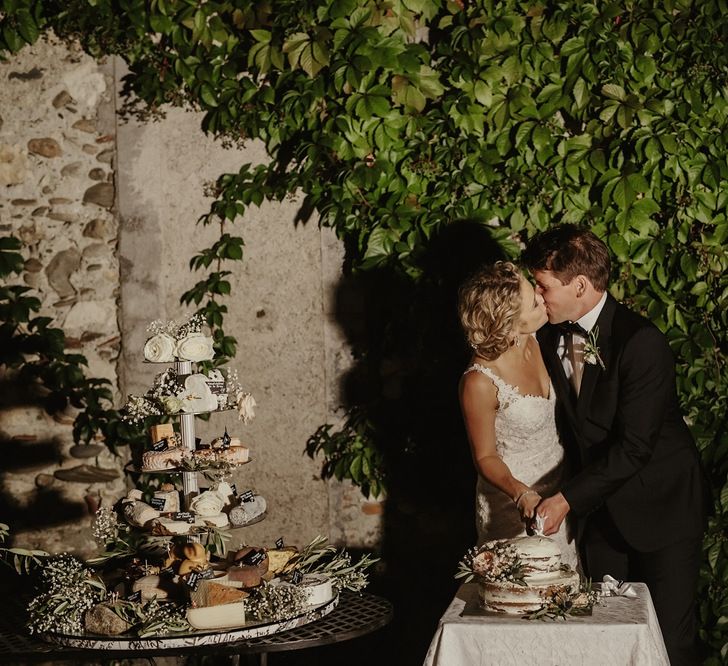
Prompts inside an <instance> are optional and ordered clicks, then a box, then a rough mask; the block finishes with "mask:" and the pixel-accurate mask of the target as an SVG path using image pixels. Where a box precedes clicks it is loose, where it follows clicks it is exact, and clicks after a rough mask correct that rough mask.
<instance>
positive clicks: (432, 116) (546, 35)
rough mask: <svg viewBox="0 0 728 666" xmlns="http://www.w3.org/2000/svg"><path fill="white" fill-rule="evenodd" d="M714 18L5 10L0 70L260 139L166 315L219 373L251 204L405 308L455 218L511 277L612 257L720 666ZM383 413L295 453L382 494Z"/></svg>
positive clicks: (384, 6) (607, 13)
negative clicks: (689, 460)
mask: <svg viewBox="0 0 728 666" xmlns="http://www.w3.org/2000/svg"><path fill="white" fill-rule="evenodd" d="M727 4H728V3H726V2H725V1H724V0H699V1H698V0H632V1H629V0H628V1H626V2H608V1H607V2H598V3H597V2H591V3H590V2H575V1H573V0H571V1H567V0H561V1H547V0H544V1H541V2H538V1H535V0H533V1H516V0H504V1H501V2H496V1H494V0H491V1H488V0H480V1H473V2H470V1H465V0H452V1H450V0H362V1H361V2H358V1H355V0H287V1H286V0H284V1H282V2H277V3H267V2H252V1H249V0H228V1H222V0H219V1H213V0H210V1H208V2H197V1H193V0H64V1H63V2H48V1H44V2H40V1H38V0H2V3H0V7H2V9H1V10H0V52H2V51H4V52H5V54H6V56H7V57H10V56H11V55H12V54H13V53H15V52H17V51H19V50H20V49H21V48H22V47H23V45H24V44H25V43H32V42H34V41H35V40H36V39H37V38H38V37H39V35H40V34H42V33H43V32H44V31H45V30H48V29H53V30H54V31H55V32H56V33H57V34H58V35H60V36H61V37H64V38H67V39H77V40H79V41H80V42H81V43H82V45H83V46H84V48H85V49H86V50H87V51H88V52H89V53H91V54H93V55H95V56H103V55H106V54H112V53H113V54H119V55H121V56H122V57H124V58H125V60H126V61H127V63H128V65H129V69H130V73H129V75H128V77H127V78H126V80H125V91H126V93H133V94H134V99H135V100H136V101H135V102H134V103H132V104H131V105H130V106H129V108H128V109H127V110H128V111H129V112H132V113H137V114H141V115H142V116H144V115H148V114H154V113H160V112H162V111H163V108H164V106H165V105H167V104H177V105H189V106H191V107H193V108H196V109H200V110H202V111H203V112H204V119H203V129H204V130H205V131H206V132H209V133H211V134H214V135H216V136H219V137H220V138H221V139H222V140H223V141H226V142H228V143H232V144H236V143H241V142H243V143H244V142H245V141H248V140H251V139H258V140H261V141H263V142H264V143H265V146H266V148H267V151H268V154H269V156H270V161H269V162H268V163H266V164H262V165H259V166H255V167H254V166H251V165H248V164H246V165H242V166H241V168H240V169H239V171H238V172H237V173H230V174H224V175H222V176H221V177H220V178H219V179H218V181H217V183H216V184H215V188H214V189H215V195H216V200H215V202H214V203H213V204H212V206H211V209H210V211H209V213H208V214H207V215H205V216H203V217H202V218H201V220H200V223H201V224H205V225H208V224H219V225H220V229H221V233H220V238H219V240H218V241H217V242H216V243H215V244H214V245H213V246H212V247H210V248H207V249H205V250H202V251H200V252H199V253H198V254H197V255H196V256H195V257H193V259H192V260H191V268H192V269H193V270H200V271H205V273H206V274H205V276H204V277H203V278H202V279H200V280H199V281H198V282H197V284H196V285H195V286H194V287H193V288H192V289H191V290H190V291H188V292H187V293H186V294H184V295H183V297H182V298H183V301H184V302H186V303H194V304H195V305H196V306H198V307H199V308H200V310H201V311H202V312H203V313H204V314H205V315H206V317H207V319H208V322H209V323H211V324H212V325H214V327H215V336H216V342H217V347H218V351H219V352H220V353H221V357H220V362H224V360H225V357H229V356H231V355H233V354H234V353H235V340H234V338H233V337H232V336H228V335H226V334H225V333H224V328H223V326H224V317H225V314H226V307H225V305H224V302H223V301H224V297H225V296H227V295H228V294H229V292H230V282H229V281H228V280H227V277H228V275H229V274H230V271H231V270H232V266H233V263H231V262H235V261H239V260H241V259H242V256H243V240H242V236H241V235H240V234H239V233H237V234H236V233H235V232H234V229H235V228H236V227H235V225H239V224H240V221H241V220H242V218H243V216H244V214H245V212H246V211H247V209H248V208H249V207H251V206H259V205H260V204H261V203H262V202H263V201H270V200H281V199H283V198H285V197H286V196H288V195H290V194H292V193H294V192H302V193H303V195H304V202H303V206H302V209H301V213H300V214H301V217H302V218H304V219H305V218H308V217H309V216H311V215H312V214H313V213H316V214H317V216H318V221H319V223H320V224H322V225H325V226H330V227H333V228H334V229H335V230H336V233H337V234H338V236H339V237H340V238H341V239H342V241H343V242H344V243H345V244H346V248H347V266H348V268H349V269H350V270H351V271H353V272H354V273H359V274H362V273H377V272H379V273H380V274H387V275H390V276H393V279H396V280H398V281H401V282H400V283H409V284H410V285H413V288H414V289H415V290H417V289H422V288H423V285H427V284H428V283H430V284H431V283H432V282H433V281H436V278H434V277H433V274H432V273H431V271H430V270H429V267H430V264H428V257H429V254H428V252H429V250H430V248H431V247H432V245H433V243H435V242H437V239H438V238H439V237H441V236H442V234H443V233H445V232H446V231H447V229H448V228H451V227H452V226H453V225H455V224H456V223H457V222H458V221H461V220H468V221H470V222H475V223H476V224H480V225H481V226H483V227H484V228H485V229H487V230H488V232H489V234H490V237H491V238H492V239H494V241H495V242H496V243H497V244H499V245H500V247H501V248H502V250H503V252H504V253H505V254H506V255H508V256H512V257H516V256H517V255H518V253H519V251H520V247H521V243H522V242H524V241H525V240H527V239H528V238H529V237H531V236H532V235H533V234H534V233H535V232H537V231H538V230H541V229H544V228H547V227H548V226H550V225H552V224H555V223H558V222H564V221H568V222H574V223H578V224H584V225H589V226H590V227H591V228H592V229H593V230H594V231H595V233H597V234H598V235H599V236H600V237H602V238H604V239H605V240H606V241H607V243H608V245H609V247H610V249H611V251H612V253H613V255H614V257H615V259H616V262H615V264H616V269H615V274H614V276H613V278H614V280H613V287H612V291H613V293H614V295H615V296H616V297H618V298H619V299H621V300H622V301H624V302H626V303H628V304H629V305H631V306H632V307H634V308H635V309H637V310H639V311H642V312H643V313H644V314H645V315H646V316H648V317H649V318H650V319H652V320H653V321H655V322H656V323H657V325H658V326H660V328H661V329H662V330H663V331H665V333H666V335H667V336H668V339H669V340H670V343H671V345H672V347H673V349H674V351H675V352H676V355H677V357H678V359H679V366H678V382H679V391H680V396H681V400H682V403H683V406H684V408H685V410H686V412H687V415H688V418H689V421H690V424H691V428H692V431H693V433H694V435H695V437H696V439H697V441H698V446H699V448H700V450H701V453H702V456H703V460H704V462H705V466H706V469H707V471H708V474H709V476H710V478H711V481H712V484H713V487H714V490H715V491H716V492H715V497H716V512H715V516H714V517H713V519H712V522H711V526H710V530H709V532H708V535H707V537H706V542H705V544H706V561H705V567H704V572H703V573H704V575H703V577H702V583H701V584H702V586H703V592H704V594H703V595H702V597H701V599H702V601H701V603H702V613H703V627H704V638H705V639H706V641H707V642H708V643H709V644H710V645H711V646H712V647H713V648H714V650H715V654H716V655H718V654H720V653H721V650H722V656H723V658H724V657H725V656H726V655H725V652H726V649H728V648H726V647H725V645H726V627H727V626H728V624H727V623H726V621H725V617H726V605H727V604H728V601H727V598H728V597H727V595H726V580H727V579H728V541H727V540H726V537H725V524H726V515H727V513H728V484H727V483H726V481H727V475H728V433H727V431H726V414H728V409H727V407H728V405H727V404H726V402H727V401H728V398H727V396H728V390H727V388H728V370H727V369H726V358H725V356H726V351H727V349H728V345H727V344H726V331H728V308H726V299H727V297H728V278H726V271H727V269H728V258H727V257H726V254H725V251H724V249H723V246H724V243H725V241H726V239H727V238H728V221H727V220H726V205H727V203H728V165H727V164H726V157H725V156H726V138H725V137H726V130H727V129H728V127H727V122H726V121H727V117H728V52H727V51H726V49H725V44H726V43H727V42H728V23H727V22H726V21H725V19H724V16H725V13H726V10H728V7H727V6H726V5H727ZM407 312H414V310H411V311H407ZM415 321H416V320H415V319H414V318H411V317H410V318H408V317H407V316H406V314H405V315H402V316H401V317H400V319H399V322H400V323H401V324H402V326H404V327H405V328H406V327H407V326H410V327H411V331H410V332H411V333H413V335H400V336H397V335H389V334H388V335H384V336H382V337H381V339H380V342H379V343H375V344H380V348H379V349H378V350H377V349H373V348H368V349H366V350H364V351H363V352H362V356H363V357H366V356H367V355H368V356H369V358H373V359H377V360H379V361H381V360H382V359H384V358H390V359H391V358H393V357H397V355H398V354H399V355H401V352H402V348H401V344H400V343H401V342H402V340H403V339H406V340H407V343H408V345H409V346H410V347H411V346H412V344H413V339H414V340H418V339H419V338H417V335H418V334H419V329H417V330H415V329H416V327H415V325H414V323H415ZM418 321H421V320H418ZM388 331H389V332H391V329H388ZM424 335H425V337H426V335H427V332H425V334H424ZM413 336H414V337H413ZM381 345H394V346H390V347H387V348H384V347H381ZM397 345H400V346H399V347H398V346H397ZM415 346H416V345H415ZM401 367H402V368H403V370H401V374H404V375H406V374H407V373H408V372H409V373H410V374H411V373H412V367H413V364H410V365H409V366H408V364H407V363H403V364H402V366H401ZM376 374H377V373H374V375H376ZM380 375H381V373H380ZM386 400H387V398H386V396H385V397H383V395H382V392H381V391H380V392H378V391H377V390H376V388H375V389H374V390H372V391H370V393H369V394H368V396H367V397H366V398H363V399H362V400H361V403H360V404H358V405H354V406H353V408H352V412H351V413H350V418H349V419H348V421H347V423H346V425H345V427H344V429H342V430H341V431H339V432H338V434H337V433H336V432H332V431H331V429H330V428H329V429H326V428H323V429H322V430H320V431H319V433H317V435H316V436H314V437H313V438H312V440H311V442H309V451H310V452H311V453H312V454H314V453H315V452H316V451H323V452H324V453H325V455H327V456H329V457H328V458H326V463H325V464H326V468H325V470H326V471H327V472H328V473H329V474H334V475H336V476H339V477H353V478H354V479H355V480H356V481H357V482H358V483H360V484H361V485H363V486H365V487H368V488H372V487H374V488H377V489H378V488H379V487H380V484H383V483H386V477H383V469H382V468H381V462H382V461H383V460H384V459H385V458H384V457H382V456H381V455H379V454H380V452H381V446H382V440H381V436H382V434H381V432H380V431H377V429H376V427H375V426H374V425H372V423H373V422H372V420H371V419H368V418H364V417H361V416H360V415H361V413H362V412H361V410H362V409H363V410H364V411H365V412H366V411H367V410H369V411H375V412H376V411H379V412H381V410H382V404H383V403H384V402H386ZM390 411H391V412H395V411H396V410H394V409H391V410H390ZM347 442H351V445H347ZM342 461H343V462H342ZM720 618H722V619H720ZM716 658H717V656H716Z"/></svg>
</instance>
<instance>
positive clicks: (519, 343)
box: [513, 335, 521, 347]
mask: <svg viewBox="0 0 728 666" xmlns="http://www.w3.org/2000/svg"><path fill="white" fill-rule="evenodd" d="M513 344H514V345H516V347H520V346H521V338H520V337H519V336H518V335H516V337H515V338H513Z"/></svg>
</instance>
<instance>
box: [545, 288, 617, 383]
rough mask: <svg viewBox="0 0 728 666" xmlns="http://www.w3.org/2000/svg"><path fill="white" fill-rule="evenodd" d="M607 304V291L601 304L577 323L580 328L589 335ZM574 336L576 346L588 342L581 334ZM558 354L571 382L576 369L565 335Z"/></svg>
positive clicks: (560, 342)
mask: <svg viewBox="0 0 728 666" xmlns="http://www.w3.org/2000/svg"><path fill="white" fill-rule="evenodd" d="M606 302H607V292H606V291H605V292H604V293H603V294H602V297H601V298H600V299H599V302H598V303H597V304H596V305H595V306H594V307H593V308H592V309H591V310H589V312H587V313H586V314H585V315H584V316H583V317H581V318H579V319H578V320H577V321H576V322H575V323H577V324H579V326H581V327H582V328H583V329H584V330H585V331H586V332H587V333H589V332H590V331H591V330H592V329H593V328H594V325H595V324H596V323H597V319H599V315H600V314H601V313H602V308H603V307H604V304H605V303H606ZM572 335H573V339H574V344H577V343H581V344H584V343H585V342H586V338H585V337H584V336H583V335H580V334H579V333H573V334H572ZM556 353H557V354H558V357H559V358H560V359H561V365H563V366H564V372H565V373H566V377H567V379H568V380H569V381H571V377H572V376H573V374H574V368H573V367H572V365H571V358H570V355H569V350H568V345H567V344H566V336H565V335H564V334H563V333H562V334H561V336H560V337H559V346H558V347H557V348H556Z"/></svg>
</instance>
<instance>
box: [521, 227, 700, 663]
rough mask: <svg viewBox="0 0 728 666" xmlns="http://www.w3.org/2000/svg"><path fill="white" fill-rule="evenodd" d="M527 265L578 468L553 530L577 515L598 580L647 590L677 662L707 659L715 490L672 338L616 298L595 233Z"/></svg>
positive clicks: (550, 504)
mask: <svg viewBox="0 0 728 666" xmlns="http://www.w3.org/2000/svg"><path fill="white" fill-rule="evenodd" d="M523 260H524V263H525V265H526V267H527V268H528V269H529V270H530V271H531V273H532V275H533V277H534V279H535V280H536V291H537V292H538V293H539V294H541V296H543V299H544V301H545V304H546V309H547V311H548V317H549V323H548V324H546V325H544V326H543V328H541V330H540V331H539V332H538V340H539V343H540V345H541V352H542V354H543V358H544V362H545V363H546V367H547V368H548V371H549V375H550V376H551V379H552V382H553V385H554V387H555V389H556V395H557V399H558V401H557V423H558V424H559V429H560V433H561V436H562V439H563V440H564V446H565V447H566V450H567V452H568V453H569V454H570V455H571V457H572V462H573V464H574V467H575V470H574V471H575V472H576V473H575V474H574V475H573V476H572V477H571V478H570V480H569V481H568V482H566V483H564V484H563V487H562V488H561V492H559V493H557V494H556V495H554V496H553V497H549V498H547V499H545V500H544V501H543V502H541V504H540V505H539V508H538V513H539V515H540V516H542V517H543V519H544V534H546V535H549V534H553V533H555V532H556V531H558V528H559V526H560V524H561V522H562V521H563V520H564V518H565V517H566V515H567V514H569V513H570V514H572V515H573V516H575V517H576V518H577V519H578V521H579V533H580V536H581V538H580V547H581V553H582V557H583V560H582V563H583V565H584V568H585V570H586V573H587V575H588V576H589V577H591V578H592V580H595V581H601V580H602V577H603V576H604V574H610V575H612V576H613V577H614V578H617V579H619V580H630V581H642V582H645V583H647V585H648V587H649V589H650V593H651V596H652V600H653V602H654V604H655V609H656V611H657V616H658V619H659V621H660V626H661V628H662V634H663V637H664V639H665V643H666V646H667V650H668V655H669V657H670V661H671V663H672V665H673V666H677V664H693V663H699V657H698V652H697V649H696V617H695V592H696V583H697V576H698V569H699V566H700V559H701V542H702V532H703V526H704V508H705V500H704V498H705V495H704V485H703V478H702V472H701V467H700V463H699V458H698V452H697V449H696V447H695V444H694V442H693V439H692V437H691V435H690V432H689V430H688V428H687V426H686V425H685V422H684V420H683V417H682V415H681V413H680V406H679V404H678V399H677V394H676V391H675V365H674V360H673V356H672V353H671V351H670V348H669V346H668V343H667V340H666V339H665V337H664V335H663V334H662V333H661V332H660V331H659V330H658V329H657V328H656V327H655V326H654V325H653V324H651V323H650V322H649V321H647V320H646V319H644V318H643V317H641V316H639V315H638V314H635V313H634V312H632V311H630V310H628V309H627V308H626V307H624V306H623V305H621V304H619V303H617V301H615V300H614V298H612V297H611V296H610V295H609V294H608V293H607V282H608V278H609V273H610V261H609V252H608V250H607V247H606V245H605V244H604V243H603V242H602V241H600V240H599V239H598V238H597V237H596V236H595V235H594V234H593V233H592V232H591V231H589V230H587V229H584V228H578V227H575V226H573V225H570V224H563V225H560V226H558V227H555V228H552V229H549V230H548V231H546V232H543V233H541V234H539V235H537V236H536V237H535V238H534V239H533V240H532V241H531V243H530V244H529V246H528V247H527V249H526V251H525V253H524V255H523Z"/></svg>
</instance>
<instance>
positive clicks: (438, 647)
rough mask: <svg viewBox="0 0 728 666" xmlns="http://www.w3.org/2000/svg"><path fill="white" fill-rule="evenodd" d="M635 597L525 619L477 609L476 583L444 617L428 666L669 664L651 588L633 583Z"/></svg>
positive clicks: (464, 588) (467, 587) (462, 592)
mask: <svg viewBox="0 0 728 666" xmlns="http://www.w3.org/2000/svg"><path fill="white" fill-rule="evenodd" d="M631 585H632V586H633V587H634V589H635V591H636V592H637V598H636V599H630V598H627V597H607V598H605V599H603V600H601V601H600V603H599V604H598V605H596V606H594V609H593V612H592V615H590V616H582V617H569V618H568V619H566V620H555V621H550V620H526V619H524V618H522V617H519V616H516V615H507V614H505V613H495V612H492V611H486V610H483V609H481V608H479V606H478V588H477V584H476V583H467V584H465V585H462V586H461V587H460V589H459V590H458V592H457V594H456V595H455V598H454V599H453V601H452V602H451V604H450V605H449V606H448V608H447V610H446V611H445V613H444V614H443V616H442V618H441V619H440V623H439V625H438V627H437V631H436V633H435V636H434V637H433V639H432V642H431V643H430V649H429V650H428V652H427V656H426V657H425V666H469V665H470V664H478V665H479V664H498V666H510V665H513V666H552V665H554V666H555V665H556V664H558V665H559V666H569V665H572V664H573V665H575V666H576V665H578V664H613V665H614V666H627V665H629V666H669V661H668V658H667V652H666V650H665V644H664V642H663V640H662V632H661V631H660V626H659V624H658V623H657V615H656V614H655V609H654V606H653V605H652V599H651V598H650V593H649V590H648V589H647V586H646V585H644V584H643V583H632V584H631Z"/></svg>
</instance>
